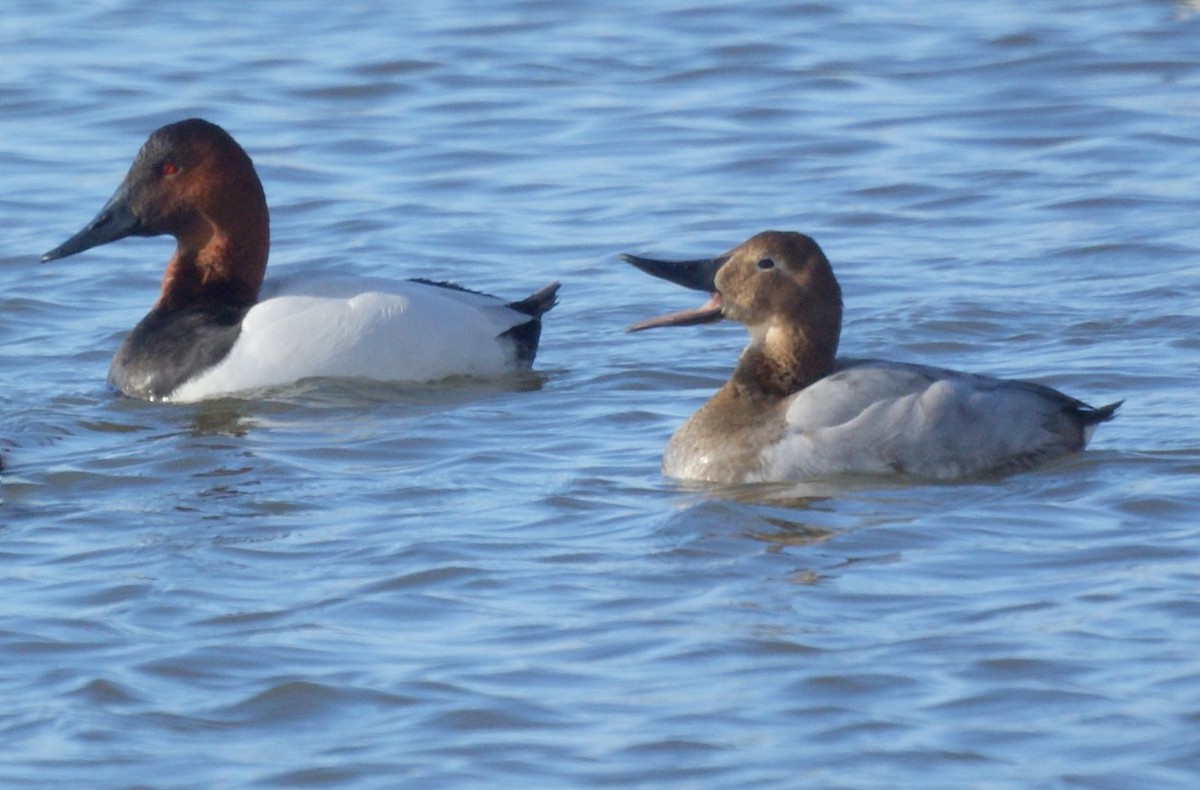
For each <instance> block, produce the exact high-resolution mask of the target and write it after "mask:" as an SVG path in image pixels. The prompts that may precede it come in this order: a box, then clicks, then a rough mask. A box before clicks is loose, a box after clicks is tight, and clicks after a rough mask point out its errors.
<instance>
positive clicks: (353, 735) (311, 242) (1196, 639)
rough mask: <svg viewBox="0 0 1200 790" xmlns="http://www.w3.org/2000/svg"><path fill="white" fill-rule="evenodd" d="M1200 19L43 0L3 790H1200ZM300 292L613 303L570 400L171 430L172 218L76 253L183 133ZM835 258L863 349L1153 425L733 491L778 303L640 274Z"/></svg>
mask: <svg viewBox="0 0 1200 790" xmlns="http://www.w3.org/2000/svg"><path fill="white" fill-rule="evenodd" d="M1198 41H1200V9H1198V8H1197V7H1196V6H1194V5H1193V4H1189V3H1183V2H1178V3H1173V2H1168V1H1167V0H1144V1H1142V2H1129V1H1128V0H1126V1H1125V2H1106V1H1105V0H1091V1H1084V0H1079V1H1078V2H1061V3H1032V4H1031V3H1018V2H1000V3H982V4H981V3H962V2H950V1H949V0H940V1H937V2H933V3H932V4H925V5H923V6H921V9H920V11H919V12H917V11H915V10H914V7H913V6H912V5H911V4H908V3H902V2H898V1H896V0H892V1H891V2H878V3H868V4H841V3H821V2H816V3H798V4H755V5H752V4H721V3H699V2H695V0H678V1H677V2H664V3H657V4H647V3H623V2H618V3H605V4H603V5H602V6H601V7H592V6H590V5H585V4H574V3H550V2H541V1H540V0H539V1H534V0H530V1H528V2H496V3H486V4H485V3H465V2H464V3H454V2H447V3H429V4H416V3H393V2H385V1H384V0H378V2H367V1H366V0H364V1H363V2H352V1H346V2H341V3H337V4H316V3H303V4H302V3H273V4H266V3H262V4H252V3H244V2H243V3H233V2H224V1H217V2H209V3H186V4H185V3H176V4H171V3H151V2H134V1H133V0H108V1H107V2H95V3H88V4H78V3H67V2H15V3H10V4H8V5H6V6H5V9H4V11H3V14H2V15H0V50H2V51H3V52H4V55H3V57H2V58H0V174H3V177H2V179H0V455H2V456H3V461H4V465H5V469H4V472H3V473H2V474H3V476H2V482H0V498H2V500H3V503H2V504H0V667H3V670H2V671H0V693H2V694H3V699H4V700H5V705H4V706H3V710H2V711H0V737H2V738H3V742H4V750H3V756H0V785H2V786H4V787H13V788H23V787H114V788H115V787H145V788H210V787H229V788H233V787H247V788H250V787H254V788H272V787H338V788H342V787H353V788H392V787H398V786H409V787H421V788H432V787H485V786H521V787H592V786H611V785H617V786H642V787H666V786H677V787H706V788H708V787H711V788H727V787H831V788H832V787H841V788H893V787H935V786H937V787H956V788H958V787H1013V788H1028V787H1054V788H1060V787H1061V788H1126V787H1128V788H1148V787H1155V788H1158V787H1181V788H1182V787H1188V788H1190V787H1194V786H1195V785H1196V783H1197V782H1198V781H1200V739H1198V738H1197V735H1196V734H1197V731H1198V729H1197V728H1198V727H1200V439H1198V430H1197V416H1196V415H1197V413H1198V412H1200V395H1198V394H1197V393H1198V392H1200V366H1198V365H1197V359H1198V356H1200V353H1198V352H1200V267H1198V265H1197V264H1198V262H1200V255H1198V253H1200V235H1198V233H1197V217H1200V46H1197V42H1198ZM193 115H200V116H203V117H206V118H208V119H210V120H212V121H215V122H217V123H220V124H221V125H222V126H224V127H225V128H227V129H228V130H229V131H230V132H231V133H232V134H233V135H234V136H235V137H236V138H237V139H238V140H239V141H240V142H241V143H242V144H243V146H244V147H245V148H246V149H247V150H248V151H249V152H250V154H251V156H252V157H253V158H254V160H255V162H256V164H257V166H258V168H259V171H260V173H261V175H262V177H263V181H264V184H265V187H266V191H267V196H268V200H269V202H270V204H271V207H272V253H271V266H272V270H274V271H277V272H281V271H292V272H300V271H306V270H313V269H322V270H333V271H339V272H344V273H352V274H353V273H358V274H364V275H379V276H392V277H409V276H425V277H432V278H435V279H450V280H455V281H458V282H461V283H463V284H465V285H468V286H471V287H474V288H479V289H482V290H486V291H490V292H493V293H497V294H501V295H505V296H511V297H520V296H524V295H525V294H527V293H529V292H531V291H532V290H533V289H534V288H536V287H538V286H540V285H542V284H544V283H545V282H547V281H549V280H553V279H559V280H562V281H563V283H564V285H563V290H562V293H561V304H560V305H559V306H558V307H557V308H556V309H555V310H554V311H553V312H552V313H551V314H550V315H549V316H548V317H547V321H546V328H545V332H544V335H543V344H542V351H541V354H540V356H539V361H538V364H537V370H538V373H537V375H536V376H533V377H530V378H526V379H519V380H514V381H506V382H498V383H486V384H485V383H474V384H462V383H460V384H456V385H429V386H422V387H395V386H385V385H369V386H367V385H359V384H355V383H345V382H316V383H312V384H305V385H302V386H298V387H295V388H291V389H288V390H285V391H281V392H279V393H277V394H275V395H274V396H272V397H270V398H266V399H259V400H225V401H217V402H210V403H204V404H200V405H195V406H169V405H156V404H148V403H142V402H136V401H131V400H128V399H123V398H119V397H116V396H114V394H113V393H112V392H111V391H109V390H108V389H107V388H106V386H105V384H104V376H105V372H106V370H107V365H108V360H109V358H110V357H111V355H112V352H113V351H114V350H115V348H116V346H117V344H118V343H119V341H120V338H121V336H122V335H123V333H124V332H126V331H127V330H128V329H129V328H130V327H132V326H133V324H134V323H135V322H136V321H137V320H138V319H139V318H140V317H141V315H142V314H143V313H144V312H145V311H146V310H147V309H148V307H149V306H150V304H151V303H152V302H153V299H154V297H155V293H156V289H157V283H158V278H159V277H160V275H161V269H162V266H163V264H164V262H165V260H166V258H167V257H168V255H169V254H170V250H171V242H170V240H168V239H161V238H159V239H131V240H127V241H124V242H121V243H119V244H114V245H110V246H107V247H103V248H100V249H97V250H94V251H91V252H88V253H87V254H85V255H81V256H77V257H74V258H71V259H68V260H65V261H59V262H55V263H52V264H47V265H42V264H39V263H38V262H37V256H38V255H39V254H40V253H42V252H44V251H46V250H47V249H50V248H51V247H53V246H55V245H56V244H58V243H59V242H61V241H62V240H63V239H65V238H66V237H67V236H68V235H70V234H71V233H73V232H74V231H76V230H77V229H79V228H80V227H81V226H82V225H83V223H84V222H86V221H87V220H88V219H90V218H91V217H92V216H93V215H94V214H95V212H96V211H97V210H98V209H99V207H100V205H101V204H102V203H103V201H104V200H105V199H106V198H107V197H108V196H109V194H111V192H112V190H113V189H114V188H115V186H116V184H117V183H118V181H119V180H120V178H121V177H122V175H123V174H124V172H125V169H126V167H127V166H128V163H129V161H130V160H131V158H132V157H133V154H134V153H135V152H136V150H137V148H138V147H139V146H140V145H141V143H142V141H143V140H144V139H145V137H146V136H147V135H148V134H149V132H150V131H152V130H153V129H154V128H156V127H157V126H159V125H161V124H163V123H166V122H169V121H172V120H177V119H180V118H183V117H188V116H193ZM766 228H778V229H792V230H801V231H805V232H808V233H810V234H812V235H813V236H815V237H816V238H817V239H818V240H819V241H820V242H821V244H822V246H823V247H824V248H825V250H826V252H827V253H828V254H829V256H830V258H831V259H832V260H833V262H834V266H835V269H836V271H837V272H838V275H839V277H840V279H841V282H842V287H843V291H844V292H845V296H846V302H847V309H846V326H845V329H844V333H843V338H842V350H843V352H844V353H846V354H849V355H856V356H879V357H884V358H893V359H902V360H906V361H915V362H924V363H928V364H934V365H941V366H946V367H952V368H959V369H966V370H972V371H978V372H990V373H994V374H1000V375H1006V376H1019V377H1025V378H1034V379H1037V380H1039V381H1043V382H1045V383H1048V384H1050V385H1052V386H1056V387H1059V388H1062V389H1064V390H1065V391H1067V392H1069V393H1070V394H1072V395H1075V396H1077V397H1080V398H1083V399H1085V400H1088V401H1090V402H1093V403H1098V404H1099V403H1108V402H1110V401H1113V400H1117V399H1122V398H1124V399H1125V401H1126V403H1125V406H1124V407H1123V408H1122V411H1121V413H1120V416H1119V418H1118V419H1117V420H1116V421H1114V422H1112V423H1110V424H1106V425H1104V426H1102V427H1101V429H1100V431H1099V432H1098V434H1097V436H1096V439H1095V441H1094V443H1093V446H1092V448H1091V449H1089V451H1088V452H1087V453H1085V454H1083V455H1081V456H1078V457H1074V458H1070V459H1067V460H1064V461H1061V462H1058V463H1055V464H1052V465H1050V466H1048V467H1046V468H1043V469H1041V470H1038V471H1036V472H1033V473H1029V474H1023V475H1018V476H1014V477H1010V478H1005V479H1001V480H989V481H981V482H971V483H966V484H956V485H945V484H942V485H926V484H920V483H915V482H901V483H878V482H874V483H872V482H865V481H861V480H858V481H855V480H834V481H825V482H822V483H820V484H813V485H801V486H769V487H752V488H736V489H712V488H703V487H694V486H681V485H679V484H676V483H673V482H672V481H670V480H665V479H663V478H662V477H661V476H660V475H659V472H658V460H659V455H660V453H661V450H662V447H663V445H664V444H665V442H666V440H667V438H668V437H669V436H670V434H671V432H672V431H673V430H674V428H675V427H676V426H677V425H678V424H679V422H681V421H682V420H683V419H684V418H685V417H686V416H687V415H688V414H690V413H691V412H692V411H694V410H695V409H696V408H697V407H698V406H699V404H700V403H702V402H703V400H704V399H705V398H706V397H707V395H708V394H710V393H711V392H712V391H713V390H714V389H715V388H716V387H717V386H718V385H719V384H720V382H721V381H722V380H723V379H724V377H725V376H726V375H727V374H728V371H729V369H730V367H731V365H732V362H733V360H734V358H735V355H736V354H737V351H738V350H739V348H740V346H741V344H742V343H743V342H744V335H743V330H742V329H741V328H739V327H737V326H736V325H732V324H723V325H721V326H716V327H695V328H690V329H677V330H660V331H659V332H654V333H644V334H639V335H633V336H627V335H625V334H624V333H623V327H624V326H626V325H627V324H629V323H631V322H633V321H635V320H638V319H640V318H645V317H647V316H650V315H655V314H658V313H662V312H665V311H667V310H675V309H682V308H685V307H692V306H694V305H695V304H696V302H695V297H696V294H692V293H688V292H684V291H681V290H679V289H675V288H672V287H671V286H669V285H667V284H665V283H661V282H657V281H653V280H650V279H649V278H647V277H645V276H644V275H642V274H640V273H638V272H636V271H634V270H633V269H631V268H630V267H628V266H626V265H624V264H622V263H621V262H620V261H619V260H618V259H617V257H616V256H617V254H618V253H620V252H626V251H627V252H637V253H643V254H662V255H678V256H688V257H691V256H695V257H699V256H703V255H710V254H716V253H719V252H722V251H724V250H726V249H728V248H729V247H732V246H733V245H735V244H737V243H738V242H740V241H741V240H742V239H744V238H745V237H747V236H749V235H751V234H752V233H754V232H756V231H759V230H763V229H766Z"/></svg>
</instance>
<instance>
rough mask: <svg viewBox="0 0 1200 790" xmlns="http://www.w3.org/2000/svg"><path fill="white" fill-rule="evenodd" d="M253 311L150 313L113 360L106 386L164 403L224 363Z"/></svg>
mask: <svg viewBox="0 0 1200 790" xmlns="http://www.w3.org/2000/svg"><path fill="white" fill-rule="evenodd" d="M247 309H249V308H236V307H221V306H214V307H208V306H201V307H190V308H187V309H183V310H152V311H150V313H149V314H148V315H147V316H146V317H145V318H143V319H142V320H141V322H139V323H138V325H137V326H136V327H134V328H133V331H132V332H130V333H129V336H128V337H126V338H125V341H124V342H123V343H121V347H120V348H118V349H117V353H116V355H114V356H113V361H112V365H111V366H110V367H109V369H108V383H109V384H111V385H112V386H114V387H116V388H117V389H119V390H120V391H121V392H124V393H125V394H126V395H131V396H133V397H135V398H149V399H151V400H158V399H161V398H165V397H167V396H168V395H170V394H171V393H172V392H174V391H175V390H176V389H178V388H179V385H181V384H183V383H184V382H185V381H187V380H188V379H190V378H192V377H194V376H196V375H197V374H198V373H201V372H203V371H205V370H207V369H208V368H211V367H212V366H213V365H215V364H217V363H218V362H220V361H221V360H222V359H224V358H225V355H226V354H228V353H229V349H230V348H232V347H233V344H234V341H236V340H237V338H238V334H239V333H240V332H241V331H242V318H243V317H244V316H245V315H246V310H247Z"/></svg>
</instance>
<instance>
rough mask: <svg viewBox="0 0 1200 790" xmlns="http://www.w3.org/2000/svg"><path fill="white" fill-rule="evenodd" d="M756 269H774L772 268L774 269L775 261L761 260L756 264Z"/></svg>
mask: <svg viewBox="0 0 1200 790" xmlns="http://www.w3.org/2000/svg"><path fill="white" fill-rule="evenodd" d="M758 268H760V269H774V268H775V261H773V260H771V259H770V258H763V259H762V260H760V261H759V262H758Z"/></svg>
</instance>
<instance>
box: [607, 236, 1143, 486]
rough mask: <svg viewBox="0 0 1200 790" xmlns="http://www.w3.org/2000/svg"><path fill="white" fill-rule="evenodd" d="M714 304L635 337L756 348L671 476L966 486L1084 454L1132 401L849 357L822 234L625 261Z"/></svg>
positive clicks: (687, 436)
mask: <svg viewBox="0 0 1200 790" xmlns="http://www.w3.org/2000/svg"><path fill="white" fill-rule="evenodd" d="M622 257H623V258H624V259H625V260H626V261H628V262H629V263H632V264H633V265H634V266H636V267H638V268H639V269H641V270H642V271H644V272H646V273H648V274H652V275H654V276H656V277H661V278H663V279H665V280H670V281H671V282H674V283H677V284H679V285H684V286H687V287H689V288H695V289H697V290H701V291H706V292H709V293H711V294H712V298H711V299H710V300H709V301H708V303H707V304H705V305H704V306H703V307H701V308H698V309H696V310H688V311H684V312H680V313H673V314H671V315H667V316H663V317H661V318H654V319H650V320H647V321H642V322H639V323H637V324H634V325H633V326H631V327H629V330H630V331H638V330H641V329H648V328H650V327H654V326H682V325H688V324H699V323H708V322H710V321H718V320H720V319H722V318H732V319H734V320H736V321H740V322H742V323H743V324H745V325H746V328H747V329H748V330H749V332H750V343H749V345H747V346H746V349H745V350H744V351H743V352H742V354H741V357H740V358H739V359H738V363H737V367H736V368H735V369H734V371H733V374H732V375H731V376H730V378H729V381H727V382H726V383H725V385H724V386H723V387H721V389H720V390H718V391H717V393H716V395H714V396H713V397H712V398H711V399H710V400H709V401H708V402H707V403H705V404H704V406H702V407H701V408H700V410H699V411H697V412H696V413H695V414H693V415H692V416H691V417H690V418H689V419H688V420H687V422H685V423H684V424H683V426H682V427H681V428H680V429H679V430H678V431H676V432H675V435H674V436H672V437H671V441H670V442H669V443H668V444H667V449H666V452H665V453H664V455H663V462H662V468H663V472H664V473H665V474H667V475H670V476H672V477H677V478H683V479H691V480H708V481H712V482H721V483H752V482H787V481H797V480H804V479H808V478H813V477H820V476H825V475H830V474H837V473H866V474H904V475H913V476H917V477H929V478H939V479H954V478H961V477H968V476H972V475H983V474H1002V473H1008V472H1014V471H1018V470H1021V469H1028V468H1030V467H1032V466H1034V465H1036V464H1038V463H1041V462H1043V461H1046V460H1047V459H1050V458H1054V457H1056V456H1059V455H1063V454H1065V453H1071V452H1077V451H1079V450H1082V449H1083V447H1084V445H1086V444H1087V442H1088V439H1090V438H1091V434H1092V432H1093V431H1094V430H1095V427H1096V425H1097V424H1098V423H1102V422H1105V421H1106V420H1110V419H1112V417H1113V413H1114V412H1115V411H1116V410H1117V407H1118V406H1120V405H1121V404H1120V402H1117V403H1113V404H1110V405H1108V406H1104V407H1101V408H1098V409H1096V408H1092V407H1091V406H1088V405H1087V404H1085V403H1082V402H1080V401H1077V400H1075V399H1074V398H1070V397H1068V396H1066V395H1064V394H1062V393H1061V392H1057V391H1056V390H1053V389H1051V388H1049V387H1045V386H1042V385H1040V384H1033V383H1030V382H1026V381H1005V380H1002V379H996V378H990V377H987V376H976V375H972V374H969V373H958V372H955V371H951V370H941V369H939V368H932V367H925V366H922V365H909V364H904V363H900V362H881V361H878V360H854V359H838V358H837V346H838V336H839V335H840V333H841V327H842V292H841V288H840V287H839V286H838V282H837V279H836V278H835V277H834V276H833V269H832V268H831V267H830V265H829V260H828V259H827V258H826V257H825V254H824V253H823V252H822V251H821V248H820V247H818V246H817V243H816V242H815V241H813V240H812V239H811V238H809V237H808V236H805V235H803V234H800V233H784V232H779V231H766V232H764V233H759V234H758V235H756V236H753V237H751V238H750V239H748V240H747V241H745V242H744V243H742V244H741V245H739V246H738V247H735V248H734V249H733V250H731V251H729V252H728V253H726V254H724V255H722V256H720V257H718V258H715V259H712V260H703V261H675V262H671V261H657V260H650V259H647V258H639V257H636V256H632V255H625V256H622Z"/></svg>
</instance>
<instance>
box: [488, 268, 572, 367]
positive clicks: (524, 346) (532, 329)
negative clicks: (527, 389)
mask: <svg viewBox="0 0 1200 790" xmlns="http://www.w3.org/2000/svg"><path fill="white" fill-rule="evenodd" d="M559 285H560V283H557V282H553V283H550V284H549V285H547V286H546V287H545V288H543V289H541V290H540V291H538V292H537V293H535V294H533V295H531V296H527V297H525V298H524V299H522V300H520V301H519V302H509V304H508V308H509V309H510V310H515V311H516V312H518V313H521V314H522V315H527V316H529V320H528V321H522V322H521V323H519V324H517V325H516V326H514V327H512V328H511V329H509V330H508V331H507V332H505V333H504V334H502V335H500V337H502V338H505V339H507V340H509V341H510V342H511V343H512V344H513V348H514V351H515V353H516V356H517V363H518V364H520V365H521V366H523V367H531V366H532V365H533V358H534V357H535V356H537V349H538V342H539V341H540V340H541V339H542V314H543V313H545V312H547V311H549V310H550V308H552V307H554V305H556V304H558V288H559Z"/></svg>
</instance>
